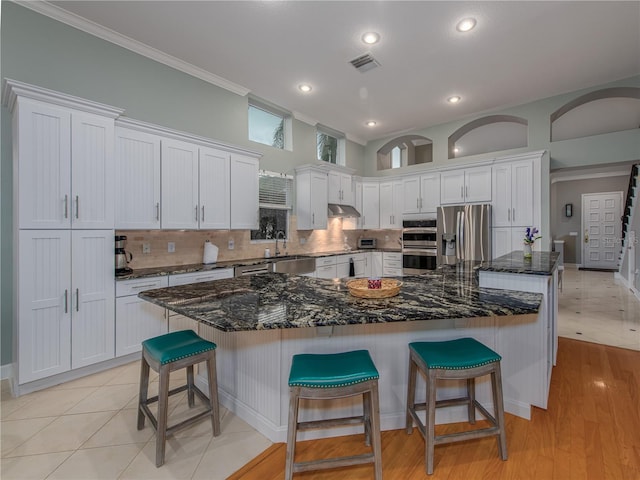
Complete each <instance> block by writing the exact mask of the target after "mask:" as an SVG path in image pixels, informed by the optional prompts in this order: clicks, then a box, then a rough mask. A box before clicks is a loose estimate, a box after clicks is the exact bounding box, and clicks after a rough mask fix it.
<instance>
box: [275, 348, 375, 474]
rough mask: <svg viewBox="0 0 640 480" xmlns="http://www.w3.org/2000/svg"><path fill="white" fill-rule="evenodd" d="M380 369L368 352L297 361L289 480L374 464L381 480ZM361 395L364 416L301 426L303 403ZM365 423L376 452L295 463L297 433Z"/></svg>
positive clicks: (292, 385) (368, 442) (292, 386)
mask: <svg viewBox="0 0 640 480" xmlns="http://www.w3.org/2000/svg"><path fill="white" fill-rule="evenodd" d="M378 377H379V374H378V370H376V367H375V365H374V363H373V360H371V356H370V355H369V352H368V351H367V350H356V351H352V352H344V353H335V354H299V355H294V356H293V361H292V364H291V372H290V374H289V427H288V428H289V429H288V431H287V458H286V468H285V479H286V480H291V478H292V477H293V474H294V473H296V472H306V471H309V470H324V469H326V468H336V467H346V466H351V465H362V464H366V463H373V464H374V472H375V479H376V480H382V449H381V443H380V406H379V400H378ZM355 395H362V397H363V398H362V400H363V401H362V404H363V414H362V415H360V416H355V417H343V418H335V419H328V420H314V421H308V422H298V406H299V403H300V399H302V398H304V399H313V400H321V399H322V400H327V399H337V398H344V397H352V396H355ZM359 424H364V433H365V444H366V445H371V446H372V452H371V453H366V454H362V455H353V456H344V457H334V458H328V459H322V460H312V461H308V462H299V463H296V462H294V457H295V449H296V434H297V432H298V430H310V429H314V428H323V427H324V428H329V427H335V426H338V425H359Z"/></svg>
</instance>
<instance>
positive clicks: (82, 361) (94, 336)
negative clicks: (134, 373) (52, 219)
mask: <svg viewBox="0 0 640 480" xmlns="http://www.w3.org/2000/svg"><path fill="white" fill-rule="evenodd" d="M71 240H72V241H71V246H72V259H71V265H72V273H71V296H72V299H73V300H72V301H71V302H70V303H69V305H70V306H71V308H72V312H71V338H72V342H71V367H72V368H79V367H84V366H86V365H91V364H93V363H98V362H102V361H105V360H109V359H111V358H113V357H114V355H115V338H114V335H115V296H116V295H115V282H114V269H115V266H114V259H113V249H114V239H113V230H74V231H73V232H72V239H71Z"/></svg>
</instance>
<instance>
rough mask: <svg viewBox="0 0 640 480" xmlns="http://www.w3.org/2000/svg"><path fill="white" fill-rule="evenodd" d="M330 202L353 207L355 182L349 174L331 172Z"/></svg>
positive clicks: (329, 175)
mask: <svg viewBox="0 0 640 480" xmlns="http://www.w3.org/2000/svg"><path fill="white" fill-rule="evenodd" d="M328 182H329V185H328V202H329V203H337V204H339V205H351V206H353V182H352V177H351V175H349V174H348V173H343V172H339V171H336V170H329V173H328Z"/></svg>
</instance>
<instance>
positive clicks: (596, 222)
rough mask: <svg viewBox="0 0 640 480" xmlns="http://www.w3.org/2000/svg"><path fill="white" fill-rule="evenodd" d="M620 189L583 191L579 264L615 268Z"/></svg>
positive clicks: (619, 225) (620, 226)
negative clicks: (585, 192)
mask: <svg viewBox="0 0 640 480" xmlns="http://www.w3.org/2000/svg"><path fill="white" fill-rule="evenodd" d="M621 208H622V192H607V193H590V194H584V195H582V232H583V237H582V266H583V267H584V268H596V269H617V268H618V253H619V250H620V238H621V230H622V221H621V219H620V217H621Z"/></svg>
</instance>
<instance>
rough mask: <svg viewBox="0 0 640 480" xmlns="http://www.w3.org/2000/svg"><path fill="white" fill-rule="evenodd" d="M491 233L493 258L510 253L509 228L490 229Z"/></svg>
mask: <svg viewBox="0 0 640 480" xmlns="http://www.w3.org/2000/svg"><path fill="white" fill-rule="evenodd" d="M492 231H493V239H492V248H493V258H498V257H501V256H502V255H506V254H507V253H509V252H511V228H509V227H500V228H492Z"/></svg>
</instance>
